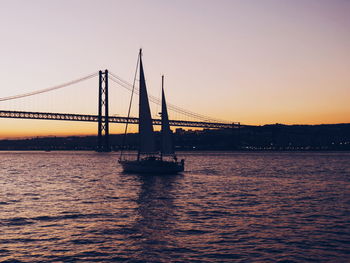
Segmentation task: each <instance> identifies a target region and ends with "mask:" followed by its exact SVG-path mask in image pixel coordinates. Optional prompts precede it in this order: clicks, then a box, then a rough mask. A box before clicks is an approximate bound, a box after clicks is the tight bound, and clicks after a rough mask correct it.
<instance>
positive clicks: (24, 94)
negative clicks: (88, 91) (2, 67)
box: [0, 72, 98, 101]
mask: <svg viewBox="0 0 350 263" xmlns="http://www.w3.org/2000/svg"><path fill="white" fill-rule="evenodd" d="M97 75H98V72H95V73H92V74H89V75H87V76H85V77H82V78H79V79H76V80H72V81H69V82H66V83H63V84H61V85H57V86H53V87H50V88H46V89H41V90H37V91H32V92H28V93H23V94H19V95H14V96H9V97H3V98H0V101H8V100H14V99H20V98H25V97H29V96H33V95H37V94H41V93H45V92H49V91H52V90H57V89H62V88H65V87H68V86H70V85H73V84H76V83H79V82H81V81H84V80H88V79H91V78H93V77H96V76H97Z"/></svg>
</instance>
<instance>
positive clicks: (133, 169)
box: [119, 160, 184, 174]
mask: <svg viewBox="0 0 350 263" xmlns="http://www.w3.org/2000/svg"><path fill="white" fill-rule="evenodd" d="M119 163H120V164H121V166H122V167H123V171H124V172H125V173H138V174H176V173H180V172H183V171H184V164H183V163H179V162H169V161H161V160H156V161H119Z"/></svg>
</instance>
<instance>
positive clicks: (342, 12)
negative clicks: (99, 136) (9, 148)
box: [0, 0, 350, 138]
mask: <svg viewBox="0 0 350 263" xmlns="http://www.w3.org/2000/svg"><path fill="white" fill-rule="evenodd" d="M1 5H2V8H1V10H0V21H1V25H0V29H1V35H2V44H1V47H2V48H1V51H0V57H1V60H0V71H1V72H2V74H1V75H2V77H1V81H0V85H1V89H0V90H1V92H0V98H3V97H7V96H12V95H17V94H22V93H26V92H31V91H35V90H38V89H44V88H48V87H52V86H55V85H58V84H61V83H64V82H66V81H70V80H72V79H76V78H79V77H81V76H84V75H86V74H89V73H92V72H96V71H98V70H104V69H109V70H111V71H112V72H114V73H116V74H117V75H118V76H120V77H122V78H123V79H125V80H127V81H128V82H132V81H133V75H134V73H135V67H136V58H137V53H138V49H139V48H143V50H144V66H145V74H146V78H147V84H148V89H149V91H150V93H151V94H153V95H155V96H158V95H159V94H160V76H161V75H162V74H165V76H166V82H165V83H166V93H167V97H168V101H169V102H170V103H172V104H174V105H177V106H179V107H181V108H184V109H188V110H191V111H193V112H197V113H200V114H203V115H207V116H212V117H213V118H218V119H224V120H227V121H237V122H241V123H244V124H252V125H263V124H271V123H284V124H322V123H327V124H333V123H349V122H350V119H349V116H350V107H349V105H348V102H347V101H348V98H349V87H350V74H349V72H348V71H349V70H348V69H349V68H350V48H349V47H350V34H349V28H350V18H349V17H348V13H349V11H350V2H348V1H340V0H339V1H332V2H331V1H307V2H304V1H283V2H281V1H219V2H214V1H194V0H191V1H176V2H170V1H155V0H153V1H147V2H146V1H80V0H76V1H50V2H47V1H11V2H6V3H4V2H3V3H2V4H1ZM112 93H113V94H112V98H113V100H112V101H111V102H110V103H111V104H115V106H112V111H111V114H119V115H123V114H125V112H126V110H127V109H126V108H127V104H128V103H127V97H128V93H127V92H126V91H125V90H121V89H115V90H113V91H112ZM82 94H83V96H82ZM96 94H97V80H96V79H94V80H91V81H90V80H89V81H88V82H87V83H86V84H83V85H81V86H79V87H77V88H72V89H69V90H68V89H65V90H64V91H59V92H57V93H53V94H52V95H50V96H51V97H50V96H48V97H44V96H42V97H39V98H37V99H35V98H31V99H30V100H28V101H26V100H20V101H18V102H14V101H11V102H6V103H5V102H1V103H0V107H1V108H2V109H14V110H16V109H27V110H31V109H32V110H33V111H35V110H37V111H45V110H46V111H58V112H71V113H94V112H96V110H97V98H96ZM113 96H114V97H113ZM40 99H42V100H41V101H40ZM11 107H12V108H11ZM113 107H114V108H113ZM153 113H154V114H155V115H156V114H157V106H156V107H155V108H154V109H153ZM0 121H1V123H2V124H1V127H2V128H1V130H0V137H2V138H6V137H26V136H28V137H30V136H35V135H38V136H41V135H51V136H55V135H69V134H72V135H75V134H82V135H85V134H95V133H96V126H97V124H95V123H86V124H85V123H74V122H58V121H43V120H19V119H11V120H9V119H0ZM123 129H124V126H123V125H112V130H111V132H112V133H119V132H122V130H123Z"/></svg>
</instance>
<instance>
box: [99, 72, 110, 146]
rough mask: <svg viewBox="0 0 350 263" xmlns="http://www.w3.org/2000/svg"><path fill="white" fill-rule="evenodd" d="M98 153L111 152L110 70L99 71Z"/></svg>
mask: <svg viewBox="0 0 350 263" xmlns="http://www.w3.org/2000/svg"><path fill="white" fill-rule="evenodd" d="M96 150H97V151H98V152H110V151H111V147H110V144H109V115H108V70H107V69H106V70H105V71H101V70H100V71H99V82H98V135H97V149H96Z"/></svg>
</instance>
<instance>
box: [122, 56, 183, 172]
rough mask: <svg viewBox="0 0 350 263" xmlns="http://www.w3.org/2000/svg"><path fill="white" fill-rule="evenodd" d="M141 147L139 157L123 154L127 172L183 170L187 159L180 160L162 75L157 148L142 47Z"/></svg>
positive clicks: (123, 163)
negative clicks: (130, 158) (172, 131)
mask: <svg viewBox="0 0 350 263" xmlns="http://www.w3.org/2000/svg"><path fill="white" fill-rule="evenodd" d="M139 62H140V63H139V65H140V68H139V71H140V72H139V73H140V78H139V89H140V93H139V148H138V153H137V159H136V160H125V159H123V156H122V155H121V157H120V159H119V163H120V164H121V165H122V167H123V170H124V172H131V173H147V174H172V173H178V172H182V171H184V166H185V163H184V160H181V161H180V162H178V161H177V157H176V154H175V151H174V145H173V141H172V133H171V130H170V125H169V118H168V110H167V106H166V100H165V94H164V76H162V112H161V117H162V119H161V121H162V128H161V137H162V138H161V151H160V153H159V152H157V151H156V148H155V138H154V137H155V136H154V131H153V125H152V116H151V110H150V106H149V101H148V95H147V88H146V81H145V75H144V72H143V64H142V50H141V49H140V52H139Z"/></svg>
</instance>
